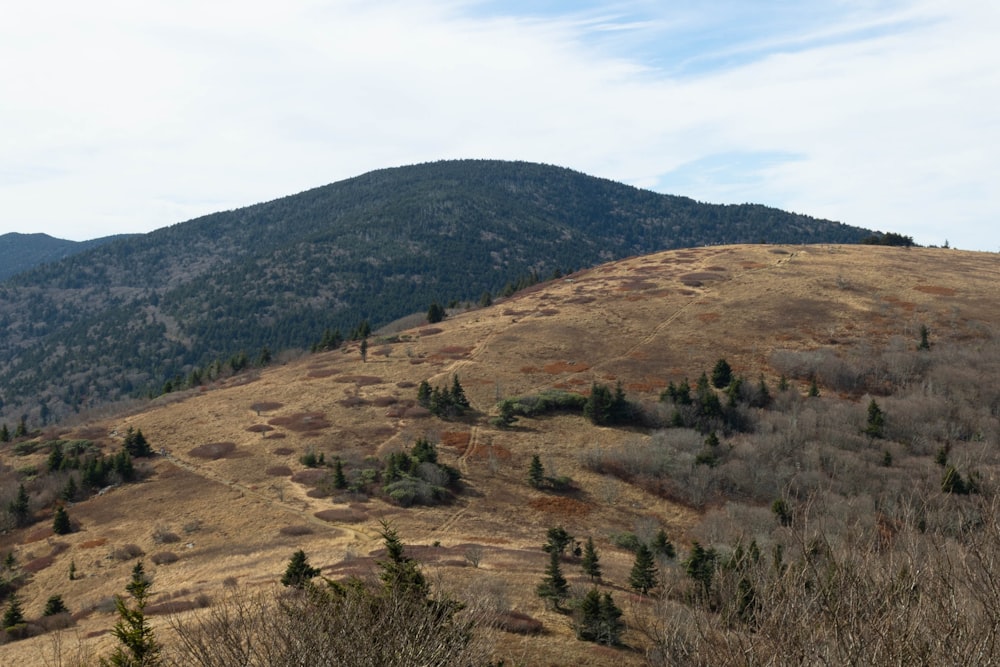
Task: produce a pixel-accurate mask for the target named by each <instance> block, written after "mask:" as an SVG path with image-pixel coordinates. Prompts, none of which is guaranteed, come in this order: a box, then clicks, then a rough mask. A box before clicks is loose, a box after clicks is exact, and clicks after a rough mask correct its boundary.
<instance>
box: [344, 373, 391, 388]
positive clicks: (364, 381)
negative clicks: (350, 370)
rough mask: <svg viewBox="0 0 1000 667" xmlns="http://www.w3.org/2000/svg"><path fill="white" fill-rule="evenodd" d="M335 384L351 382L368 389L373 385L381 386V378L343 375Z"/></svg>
mask: <svg viewBox="0 0 1000 667" xmlns="http://www.w3.org/2000/svg"><path fill="white" fill-rule="evenodd" d="M337 382H353V383H354V384H356V385H358V386H359V387H370V386H371V385H373V384H382V378H380V377H375V376H374V375H344V376H343V377H340V378H338V379H337Z"/></svg>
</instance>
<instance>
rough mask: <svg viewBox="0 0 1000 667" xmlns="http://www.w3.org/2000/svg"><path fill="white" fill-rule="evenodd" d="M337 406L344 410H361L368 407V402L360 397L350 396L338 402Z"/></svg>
mask: <svg viewBox="0 0 1000 667" xmlns="http://www.w3.org/2000/svg"><path fill="white" fill-rule="evenodd" d="M337 405H339V406H340V407H342V408H360V407H364V406H366V405H368V401H366V400H365V399H363V398H361V397H360V396H348V397H346V398H342V399H340V400H339V401H337Z"/></svg>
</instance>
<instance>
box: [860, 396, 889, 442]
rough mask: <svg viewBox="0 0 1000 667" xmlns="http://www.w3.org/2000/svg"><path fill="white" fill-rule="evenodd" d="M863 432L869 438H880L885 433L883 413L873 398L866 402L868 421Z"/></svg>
mask: <svg viewBox="0 0 1000 667" xmlns="http://www.w3.org/2000/svg"><path fill="white" fill-rule="evenodd" d="M864 433H865V435H867V436H868V437H869V438H882V437H884V435H885V413H884V412H882V408H880V407H879V406H878V403H876V402H875V399H874V398H873V399H872V400H871V402H870V403H868V422H867V423H866V424H865V430H864Z"/></svg>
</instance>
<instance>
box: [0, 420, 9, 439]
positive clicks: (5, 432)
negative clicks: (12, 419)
mask: <svg viewBox="0 0 1000 667" xmlns="http://www.w3.org/2000/svg"><path fill="white" fill-rule="evenodd" d="M0 442H10V430H9V429H8V428H7V422H4V424H3V426H0Z"/></svg>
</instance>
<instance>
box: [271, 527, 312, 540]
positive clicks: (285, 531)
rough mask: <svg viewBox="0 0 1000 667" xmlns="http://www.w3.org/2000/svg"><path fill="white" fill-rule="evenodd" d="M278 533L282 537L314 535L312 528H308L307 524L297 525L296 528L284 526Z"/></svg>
mask: <svg viewBox="0 0 1000 667" xmlns="http://www.w3.org/2000/svg"><path fill="white" fill-rule="evenodd" d="M278 532H279V533H281V534H282V535H286V536H289V537H295V536H298V535H312V533H313V532H314V531H313V527H312V526H307V525H305V524H296V525H294V526H282V527H281V528H280V529H279V530H278Z"/></svg>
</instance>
